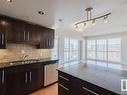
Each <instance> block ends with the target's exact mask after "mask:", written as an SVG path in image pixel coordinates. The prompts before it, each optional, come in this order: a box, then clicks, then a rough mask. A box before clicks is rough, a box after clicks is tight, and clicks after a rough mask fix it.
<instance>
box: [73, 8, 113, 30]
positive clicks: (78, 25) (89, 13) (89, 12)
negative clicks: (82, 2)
mask: <svg viewBox="0 0 127 95" xmlns="http://www.w3.org/2000/svg"><path fill="white" fill-rule="evenodd" d="M92 10H93V8H92V7H88V8H86V10H85V11H86V13H87V19H86V20H84V21H81V22H77V23H75V24H74V27H75V28H76V30H82V31H83V30H84V29H85V27H86V26H88V25H87V24H89V25H90V23H91V25H95V21H96V20H98V19H101V18H103V20H104V23H108V20H107V18H108V16H109V15H111V13H107V14H105V15H102V16H98V17H95V18H92ZM83 24H84V27H83ZM77 28H78V29H77ZM81 28H82V29H81Z"/></svg>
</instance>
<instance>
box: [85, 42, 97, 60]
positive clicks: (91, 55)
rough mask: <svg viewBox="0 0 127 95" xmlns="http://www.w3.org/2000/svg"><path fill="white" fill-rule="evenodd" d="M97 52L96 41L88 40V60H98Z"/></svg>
mask: <svg viewBox="0 0 127 95" xmlns="http://www.w3.org/2000/svg"><path fill="white" fill-rule="evenodd" d="M95 52H96V41H95V40H88V41H87V58H89V59H96V56H95V54H96V53H95Z"/></svg>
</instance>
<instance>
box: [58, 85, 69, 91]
mask: <svg viewBox="0 0 127 95" xmlns="http://www.w3.org/2000/svg"><path fill="white" fill-rule="evenodd" d="M58 85H59V86H61V87H62V88H63V89H65V90H66V91H69V89H68V88H66V87H65V86H63V85H62V84H60V83H59V84H58Z"/></svg>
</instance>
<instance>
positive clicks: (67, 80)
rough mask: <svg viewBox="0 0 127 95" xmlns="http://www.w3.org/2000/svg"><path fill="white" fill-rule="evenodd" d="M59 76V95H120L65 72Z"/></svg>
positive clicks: (59, 72)
mask: <svg viewBox="0 0 127 95" xmlns="http://www.w3.org/2000/svg"><path fill="white" fill-rule="evenodd" d="M58 74H59V75H58V76H59V78H58V84H59V86H58V95H119V94H116V93H114V92H111V91H109V90H106V89H104V88H101V87H98V86H96V85H94V84H91V83H89V82H87V81H84V80H81V79H79V78H76V77H74V76H71V75H68V74H66V73H64V72H61V71H58Z"/></svg>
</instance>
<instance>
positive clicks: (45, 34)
mask: <svg viewBox="0 0 127 95" xmlns="http://www.w3.org/2000/svg"><path fill="white" fill-rule="evenodd" d="M41 30H42V32H40V34H41V35H42V36H41V38H40V39H41V41H40V44H39V46H38V48H45V49H46V48H48V49H51V48H53V47H54V30H53V29H48V28H43V29H41Z"/></svg>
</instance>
